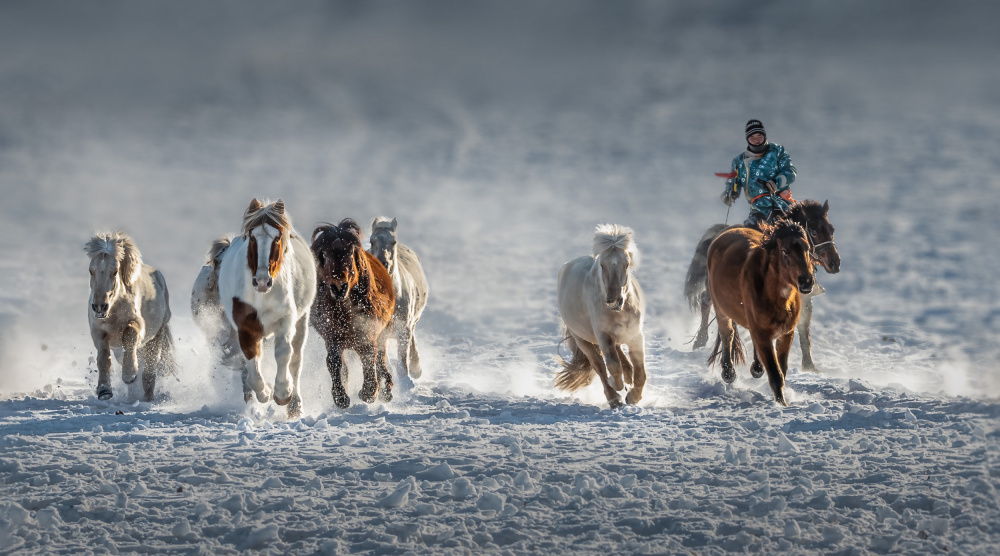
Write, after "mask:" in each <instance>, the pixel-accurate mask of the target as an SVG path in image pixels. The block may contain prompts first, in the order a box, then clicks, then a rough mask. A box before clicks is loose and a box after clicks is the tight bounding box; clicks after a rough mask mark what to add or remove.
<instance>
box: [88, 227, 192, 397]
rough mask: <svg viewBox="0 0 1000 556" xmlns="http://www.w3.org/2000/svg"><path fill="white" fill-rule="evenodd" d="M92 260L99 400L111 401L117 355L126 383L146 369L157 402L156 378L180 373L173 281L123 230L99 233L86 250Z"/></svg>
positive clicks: (91, 316) (147, 392) (145, 383)
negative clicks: (175, 342) (172, 321)
mask: <svg viewBox="0 0 1000 556" xmlns="http://www.w3.org/2000/svg"><path fill="white" fill-rule="evenodd" d="M84 250H85V251H86V252H87V255H89V256H90V307H89V309H88V311H87V316H88V320H89V321H90V336H91V337H92V338H93V340H94V347H96V348H97V398H98V399H100V400H108V399H111V397H112V396H113V395H114V393H113V392H112V390H111V353H112V352H114V354H115V358H116V359H118V361H119V363H121V366H122V380H123V381H124V382H125V383H126V384H132V383H133V382H135V379H136V377H137V376H138V374H139V368H140V367H141V368H142V391H143V396H144V398H145V400H146V401H152V400H153V388H154V387H155V385H156V375H162V374H164V373H167V372H171V371H173V369H174V354H173V338H172V337H171V335H170V327H169V326H168V324H169V322H170V303H169V294H168V293H167V282H166V280H164V279H163V275H162V274H160V271H159V270H156V269H155V268H153V267H151V266H149V265H147V264H143V263H142V255H141V254H140V253H139V250H138V249H136V247H135V244H134V243H133V242H132V238H130V237H129V236H127V235H125V234H124V233H122V232H121V231H117V232H114V233H103V234H97V235H95V236H94V237H92V238H90V241H88V242H87V244H86V245H85V246H84Z"/></svg>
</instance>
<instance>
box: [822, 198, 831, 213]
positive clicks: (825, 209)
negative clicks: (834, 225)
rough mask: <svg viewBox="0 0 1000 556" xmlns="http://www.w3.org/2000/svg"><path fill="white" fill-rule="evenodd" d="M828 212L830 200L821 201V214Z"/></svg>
mask: <svg viewBox="0 0 1000 556" xmlns="http://www.w3.org/2000/svg"><path fill="white" fill-rule="evenodd" d="M828 212H830V200H829V199H827V200H826V201H823V214H826V213H828Z"/></svg>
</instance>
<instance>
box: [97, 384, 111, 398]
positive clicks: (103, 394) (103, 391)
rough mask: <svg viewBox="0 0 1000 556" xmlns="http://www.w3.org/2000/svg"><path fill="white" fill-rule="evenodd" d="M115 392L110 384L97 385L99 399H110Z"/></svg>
mask: <svg viewBox="0 0 1000 556" xmlns="http://www.w3.org/2000/svg"><path fill="white" fill-rule="evenodd" d="M114 395H115V393H114V392H112V391H111V387H110V386H103V385H102V386H98V387H97V399H99V400H101V401H102V402H103V401H108V400H110V399H111V398H112V396H114Z"/></svg>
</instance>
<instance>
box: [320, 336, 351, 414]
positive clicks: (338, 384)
mask: <svg viewBox="0 0 1000 556" xmlns="http://www.w3.org/2000/svg"><path fill="white" fill-rule="evenodd" d="M343 368H344V348H343V347H341V345H340V342H337V341H333V342H327V345H326V369H327V370H328V371H330V382H331V383H333V386H332V388H331V389H330V391H331V393H332V394H333V403H335V404H337V407H339V408H341V409H346V408H348V407H350V406H351V397H350V396H348V395H347V390H346V389H345V388H344V373H343V372H342V371H343Z"/></svg>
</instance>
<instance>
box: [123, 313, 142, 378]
mask: <svg viewBox="0 0 1000 556" xmlns="http://www.w3.org/2000/svg"><path fill="white" fill-rule="evenodd" d="M141 334H142V325H141V324H140V323H139V322H138V321H134V320H133V321H129V322H128V324H126V325H125V329H124V330H122V349H123V351H124V353H123V354H122V381H124V382H125V384H132V383H133V382H135V379H136V378H137V377H138V376H139V353H138V352H139V343H140V336H141Z"/></svg>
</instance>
